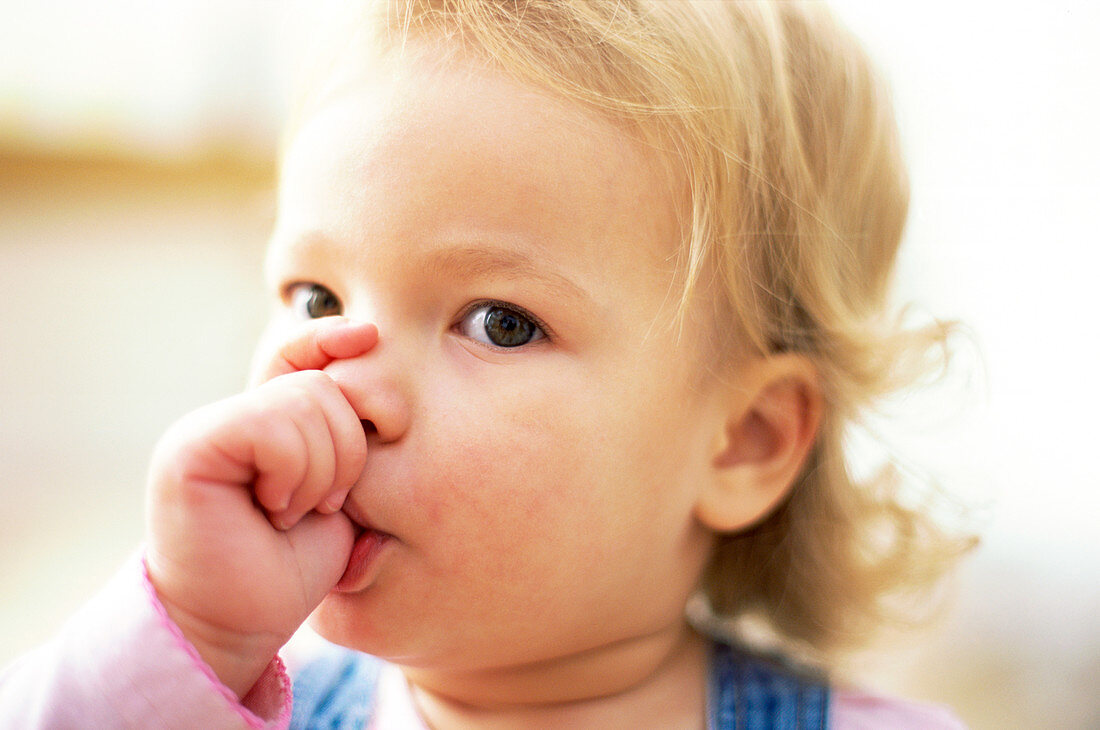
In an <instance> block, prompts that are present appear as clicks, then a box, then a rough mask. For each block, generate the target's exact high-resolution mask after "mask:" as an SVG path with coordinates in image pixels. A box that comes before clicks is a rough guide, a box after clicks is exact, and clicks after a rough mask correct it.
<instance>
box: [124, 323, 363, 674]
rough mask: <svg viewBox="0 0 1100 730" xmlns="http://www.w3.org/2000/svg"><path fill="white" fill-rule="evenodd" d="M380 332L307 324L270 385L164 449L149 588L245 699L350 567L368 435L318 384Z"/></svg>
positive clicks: (202, 413)
mask: <svg viewBox="0 0 1100 730" xmlns="http://www.w3.org/2000/svg"><path fill="white" fill-rule="evenodd" d="M376 340H377V330H376V329H375V328H374V326H373V325H367V324H355V323H351V322H348V321H347V320H343V319H340V318H329V319H326V320H318V321H317V322H312V323H310V326H309V327H308V329H305V330H303V332H302V333H301V334H300V335H299V336H297V337H295V338H294V339H293V340H291V341H290V342H288V343H286V344H285V345H284V346H283V347H282V348H281V349H280V350H279V352H278V353H277V356H276V358H275V361H274V362H273V364H272V365H271V366H270V368H269V369H268V371H267V372H266V373H265V374H264V377H271V378H272V379H270V380H269V381H268V382H266V383H264V384H262V385H260V386H259V387H257V388H255V389H253V390H250V391H247V392H245V393H242V394H240V395H238V396H235V397H232V398H229V399H227V400H224V401H220V402H218V403H215V404H213V405H210V406H207V407H205V408H202V409H200V410H198V411H195V412H194V413H192V414H190V415H189V416H187V417H185V418H184V419H182V420H181V421H179V422H178V423H177V424H175V425H174V426H173V427H172V428H171V429H170V430H169V431H168V433H167V434H166V435H165V436H164V438H163V439H162V440H161V442H160V443H159V444H158V447H157V450H156V453H155V455H154V458H153V462H152V468H151V470H150V479H149V484H150V486H149V548H148V553H147V556H146V563H147V566H148V572H149V578H150V581H151V583H152V585H153V586H154V588H155V589H156V591H157V594H158V596H159V598H160V600H161V602H162V604H163V605H164V608H165V610H166V612H167V614H168V616H169V617H170V618H171V619H172V620H173V621H174V622H175V623H176V624H177V625H178V626H179V628H180V630H181V631H182V632H183V635H184V636H185V637H186V638H187V639H188V641H190V642H191V643H192V644H193V645H194V647H195V648H196V650H197V651H198V653H199V655H200V656H201V657H202V659H203V660H204V661H205V662H206V663H207V664H209V665H210V667H211V668H212V669H213V670H214V672H215V673H216V674H217V676H218V677H219V678H220V679H221V681H222V682H224V683H225V685H226V686H228V687H229V688H230V689H232V690H233V691H234V692H235V693H236V694H237V695H238V696H243V695H245V694H246V693H247V692H248V691H249V689H250V688H251V687H252V685H253V684H254V683H255V682H256V680H257V678H258V677H259V676H260V675H261V674H262V673H263V671H264V669H265V668H266V667H267V666H268V664H269V663H270V662H271V660H272V658H273V657H274V656H275V654H276V652H277V651H278V650H279V648H280V647H281V646H282V645H283V644H285V643H286V641H287V640H288V639H289V638H290V636H291V635H292V634H293V633H294V631H295V630H297V629H298V627H299V626H300V625H301V624H302V623H303V622H304V621H305V619H306V618H307V617H308V616H309V614H310V613H311V612H312V611H313V609H314V608H316V606H317V604H318V603H320V601H321V599H322V598H323V597H324V596H325V594H327V593H328V592H329V591H330V590H331V589H332V587H333V586H334V585H335V584H336V582H337V581H338V580H339V579H340V577H341V575H342V573H343V571H344V568H345V566H346V564H347V559H348V555H349V553H350V551H351V546H352V542H353V540H354V530H353V527H352V523H351V522H350V520H348V519H347V517H345V516H344V515H343V514H342V513H341V512H340V511H339V510H340V507H341V506H342V505H343V501H344V498H345V497H346V495H347V492H348V490H350V488H351V486H352V485H353V484H354V483H355V481H356V479H357V478H358V477H359V474H360V472H361V471H362V469H363V465H364V463H365V460H366V438H365V435H364V432H363V427H362V423H361V422H360V420H359V417H358V415H357V414H356V413H355V411H354V409H353V408H352V407H351V405H350V404H349V403H348V401H347V399H346V398H345V397H344V396H343V394H342V393H341V391H340V389H339V387H338V386H337V385H336V383H335V382H334V381H333V380H332V379H331V378H329V377H328V376H327V375H325V374H324V373H323V372H320V370H321V368H323V367H325V366H326V365H327V364H328V363H330V362H332V361H333V360H335V359H337V358H346V357H355V356H358V355H361V354H364V353H366V352H367V351H369V350H370V349H371V348H372V347H373V346H374V344H375V342H376Z"/></svg>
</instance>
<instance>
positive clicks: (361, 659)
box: [290, 649, 382, 730]
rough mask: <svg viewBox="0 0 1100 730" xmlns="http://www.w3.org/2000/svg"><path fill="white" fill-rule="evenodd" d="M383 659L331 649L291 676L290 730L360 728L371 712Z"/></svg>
mask: <svg viewBox="0 0 1100 730" xmlns="http://www.w3.org/2000/svg"><path fill="white" fill-rule="evenodd" d="M381 668H382V662H381V661H380V660H378V659H375V658H374V657H372V656H367V655H366V654H361V653H359V652H357V651H352V650H350V649H339V650H334V651H332V652H330V653H326V654H325V655H323V656H321V657H318V658H317V659H315V660H314V661H312V662H310V663H309V664H307V665H306V666H305V667H303V668H302V670H301V671H300V672H298V674H297V675H295V677H294V708H293V712H292V713H291V716H290V730H307V729H308V730H363V728H365V727H367V723H368V722H369V721H370V718H371V715H372V714H373V712H374V691H375V688H376V687H377V686H378V673H379V671H380V670H381Z"/></svg>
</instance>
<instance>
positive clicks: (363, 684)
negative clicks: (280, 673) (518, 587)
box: [290, 644, 829, 730]
mask: <svg viewBox="0 0 1100 730" xmlns="http://www.w3.org/2000/svg"><path fill="white" fill-rule="evenodd" d="M381 667H382V662H381V661H379V660H378V659H375V658H374V657H370V656H367V655H365V654H360V653H358V652H355V651H351V650H347V649H340V650H334V651H333V652H331V653H329V654H326V655H325V656H323V657H320V658H319V659H317V660H315V661H313V662H312V663H310V664H308V665H306V666H305V667H304V668H303V669H302V671H301V672H299V673H298V675H297V676H296V677H295V678H294V712H293V715H292V717H291V720H290V727H291V730H363V728H365V727H367V723H368V722H369V721H370V719H371V714H372V713H373V710H374V693H375V688H376V686H377V683H378V673H379V670H380V669H381ZM707 705H708V707H707V726H708V728H709V730H825V728H827V727H828V715H829V687H828V684H827V683H826V682H825V681H824V680H823V679H821V678H817V677H813V676H811V675H808V674H806V673H804V672H800V671H797V670H795V669H793V668H791V667H790V666H788V665H787V664H785V663H784V662H782V660H778V659H771V658H767V657H761V656H758V655H755V654H751V653H748V652H744V651H741V650H739V649H735V648H731V647H729V646H727V645H725V644H714V645H713V648H712V651H711V666H710V686H709V687H708V694H707Z"/></svg>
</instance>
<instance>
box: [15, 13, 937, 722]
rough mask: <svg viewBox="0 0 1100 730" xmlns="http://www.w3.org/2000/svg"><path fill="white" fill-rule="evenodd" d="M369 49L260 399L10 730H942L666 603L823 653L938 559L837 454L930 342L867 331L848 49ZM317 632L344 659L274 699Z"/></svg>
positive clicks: (861, 197)
mask: <svg viewBox="0 0 1100 730" xmlns="http://www.w3.org/2000/svg"><path fill="white" fill-rule="evenodd" d="M351 30H352V32H349V34H348V38H349V41H348V42H347V43H344V44H338V47H339V49H340V50H339V52H338V53H336V54H335V55H336V61H335V63H333V64H332V66H331V67H330V68H328V69H327V72H326V77H325V79H324V82H323V83H316V84H315V85H314V86H313V88H312V93H311V94H310V95H309V97H308V98H306V99H305V100H304V101H303V102H302V109H301V114H300V115H299V118H298V120H297V122H296V123H295V125H294V129H293V134H292V137H291V142H290V144H289V146H288V149H287V152H286V154H285V160H284V165H283V171H282V181H281V189H280V213H279V219H278V224H277V226H276V230H275V233H274V236H273V240H272V244H271V249H270V256H269V260H268V266H267V273H268V276H269V279H270V283H271V290H272V292H273V294H274V297H275V300H276V301H275V314H274V316H273V319H272V322H271V325H270V327H269V329H268V331H267V333H266V335H265V337H264V339H263V342H262V344H261V347H260V348H259V352H258V354H257V357H256V367H255V373H254V382H255V387H254V388H252V389H250V390H249V391H247V392H246V393H244V394H241V395H239V396H236V397H233V398H230V399H228V400H226V401H223V402H219V403H215V404H213V405H211V406H208V407H206V408H204V409H201V410H199V411H197V412H195V413H193V414H191V415H189V416H187V417H186V418H184V419H183V420H181V421H180V422H179V423H178V424H176V425H175V426H174V427H173V428H172V429H171V430H170V431H169V432H168V433H167V434H166V435H165V436H164V437H163V439H162V440H161V442H160V444H159V446H158V448H157V451H156V454H155V455H154V458H153V463H152V468H151V471H150V479H149V481H150V487H149V543H148V546H147V547H146V549H145V551H144V555H143V560H142V561H140V562H137V561H135V565H134V566H131V568H130V569H129V570H128V571H126V572H124V573H123V574H121V575H120V576H119V578H118V579H117V580H116V582H115V584H113V585H112V586H111V587H110V588H109V589H108V590H107V591H106V592H105V593H104V594H103V595H102V596H100V597H99V598H98V599H96V601H94V602H93V603H92V604H91V605H90V606H89V607H87V608H86V609H85V610H84V611H83V612H82V613H81V614H80V615H78V616H77V617H75V618H74V619H73V621H72V622H70V624H69V625H68V626H67V628H66V629H65V631H64V632H63V634H62V635H61V636H60V637H59V638H58V639H57V641H56V642H54V644H52V645H51V646H49V647H46V648H44V649H42V650H40V651H39V652H37V653H36V654H32V655H30V656H29V657H27V658H25V659H24V660H22V661H21V662H20V663H18V664H17V665H15V666H14V667H12V668H10V669H9V670H8V672H7V674H6V676H5V680H4V686H3V688H2V690H0V692H2V698H3V702H2V703H0V706H2V712H3V717H4V719H5V721H6V722H7V723H8V724H9V725H11V726H20V727H27V726H35V725H40V726H49V727H67V726H74V727H77V726H79V727H112V726H135V727H203V728H210V727H245V726H251V727H261V726H269V727H285V726H286V725H287V724H288V722H289V723H291V724H292V725H293V726H294V727H340V728H353V727H354V728H361V727H375V728H418V727H430V728H437V729H439V730H444V729H447V728H715V729H718V728H747V727H782V728H794V727H798V728H822V727H834V728H853V727H870V726H875V727H894V728H897V727H957V723H956V721H954V720H953V719H952V718H951V717H950V715H948V714H946V713H944V712H942V711H940V710H936V709H932V708H926V707H919V706H916V705H912V704H907V703H902V702H898V701H891V700H885V699H881V698H873V697H869V696H866V695H861V694H859V693H857V692H854V691H851V690H846V689H842V688H838V687H830V685H829V684H828V679H827V678H826V677H825V676H824V675H823V674H820V673H810V672H806V671H800V670H797V669H795V668H794V667H793V665H791V664H790V663H789V662H785V661H783V660H781V659H777V658H774V657H773V658H768V657H763V656H759V655H756V654H753V653H752V652H750V651H748V650H747V649H745V648H743V647H738V646H731V645H730V644H729V643H727V641H724V640H723V639H722V638H721V637H720V636H718V635H705V634H704V629H703V628H701V626H699V625H696V624H693V623H689V621H688V619H687V618H686V612H685V607H686V606H687V605H688V604H689V600H690V599H691V598H692V597H693V596H694V595H697V594H698V595H700V596H703V597H705V599H706V603H707V605H708V606H709V608H710V611H711V612H712V614H713V616H714V617H718V618H722V619H728V620H734V619H745V618H748V617H756V618H757V619H763V620H766V621H767V622H768V625H769V626H770V627H771V630H772V631H773V633H775V634H776V635H777V636H779V637H781V638H782V639H784V640H785V641H786V642H787V645H788V646H791V647H797V648H799V649H800V650H801V651H803V652H806V651H809V652H811V653H812V654H813V655H814V656H816V657H818V658H819V659H822V660H824V659H826V658H828V657H830V656H833V655H834V652H836V651H837V650H838V649H840V648H843V647H845V646H850V645H852V644H853V643H854V642H856V641H857V640H859V639H860V638H862V637H863V636H864V635H865V634H866V632H867V630H868V629H869V628H870V627H871V626H872V625H873V624H874V623H875V622H876V621H878V620H879V619H880V617H881V606H882V599H883V597H884V596H886V595H887V594H888V593H889V592H890V591H891V590H892V589H895V588H899V587H912V586H913V585H914V584H917V583H920V582H927V581H928V580H929V579H931V578H932V577H934V576H935V574H936V573H938V572H939V571H940V569H941V568H942V567H943V566H944V565H945V559H946V558H947V557H948V556H950V555H953V554H954V553H956V552H957V551H958V545H956V544H955V543H953V542H950V541H948V540H946V539H944V538H940V537H936V536H937V535H939V533H938V532H937V531H935V529H934V528H932V526H931V525H930V524H928V522H927V520H926V519H925V518H924V517H922V516H921V515H920V514H918V513H915V512H912V511H909V510H907V509H906V508H904V507H903V506H901V505H900V504H899V503H898V502H897V501H896V500H895V498H894V497H893V495H892V494H891V492H890V491H889V490H888V489H885V488H883V487H882V486H881V485H876V484H857V483H855V482H854V481H853V480H852V479H851V478H850V477H849V475H848V471H847V469H846V466H845V460H844V451H843V443H842V437H843V435H844V431H845V427H846V425H847V424H849V423H850V422H851V421H852V419H853V418H854V417H855V416H856V415H857V414H859V413H860V411H861V409H863V408H864V407H866V406H867V405H868V404H869V403H871V402H872V400H873V399H874V398H875V397H876V396H879V395H881V394H883V393H885V392H887V391H889V390H891V389H893V388H895V387H898V386H900V385H902V384H904V383H905V382H907V381H906V377H907V375H911V374H912V373H914V372H915V371H914V370H913V368H912V367H910V365H911V364H912V363H915V362H919V361H920V360H921V357H922V355H923V353H924V352H925V351H927V349H928V348H929V347H932V346H935V345H937V344H939V343H940V340H941V338H942V332H940V331H929V332H925V331H918V332H903V331H899V330H898V329H897V328H895V327H893V326H892V320H891V319H890V318H888V317H887V316H885V314H884V312H883V308H884V299H885V295H886V290H887V286H888V283H889V279H890V273H891V268H892V264H893V260H894V254H895V250H896V248H897V245H898V242H899V238H900V235H901V229H902V224H903V221H904V218H905V209H906V187H905V179H904V173H903V170H902V166H901V162H900V160H899V158H898V150H897V140H896V136H895V131H894V127H893V123H892V120H891V115H890V111H889V108H888V104H887V100H886V98H885V95H884V92H883V91H882V88H881V86H880V85H879V83H878V81H877V80H876V79H875V77H874V76H873V75H872V73H871V72H870V71H869V69H868V64H867V62H866V60H865V59H864V57H863V55H862V54H861V52H860V51H859V49H858V48H857V47H856V45H855V44H854V42H853V41H852V40H851V38H849V37H848V36H847V35H846V34H845V33H843V32H842V31H840V30H839V29H837V28H836V27H835V25H834V24H833V23H832V22H831V21H830V19H829V18H828V17H827V16H826V15H825V14H824V12H823V11H822V10H820V9H819V8H818V7H817V6H816V5H808V6H804V5H800V4H794V3H787V2H776V3H764V2H745V3H732V2H731V3H719V2H673V1H670V0H607V1H604V0H524V1H523V2H514V1H511V0H507V1H502V0H435V1H429V0H404V1H403V0H391V1H389V2H379V3H376V4H373V5H371V7H369V8H368V9H367V12H365V13H364V14H363V16H362V17H361V18H360V19H359V21H358V23H357V24H356V25H355V27H354V28H352V29H351ZM310 616H312V620H311V623H312V625H313V626H314V627H315V628H316V629H317V630H318V632H319V633H320V634H321V635H323V636H324V637H326V638H327V639H329V640H330V641H331V642H334V643H335V644H338V645H342V646H343V647H347V650H340V649H337V648H335V647H333V649H332V650H331V651H329V652H327V653H324V654H323V655H322V656H321V657H320V658H318V659H317V660H316V661H314V662H312V663H310V664H307V665H306V666H304V667H303V669H302V670H301V672H300V673H299V674H298V676H297V677H296V679H295V686H294V688H293V690H292V689H291V688H290V683H289V681H288V679H287V675H286V674H285V672H284V669H283V665H282V663H281V661H280V659H279V658H278V656H277V652H278V651H279V650H280V648H281V647H282V646H283V645H284V644H285V643H286V642H287V640H288V639H289V638H290V637H291V635H292V634H294V633H295V631H296V630H297V629H298V628H299V627H300V626H301V625H302V624H303V622H305V621H306V619H307V618H309V617H310ZM720 623H721V622H718V621H712V622H710V623H708V624H707V625H708V626H711V630H712V631H717V629H716V628H715V627H717V626H719V625H720ZM292 694H293V697H294V699H293V703H292V700H291V697H292ZM292 705H293V708H292ZM292 716H293V720H292V719H291V718H292Z"/></svg>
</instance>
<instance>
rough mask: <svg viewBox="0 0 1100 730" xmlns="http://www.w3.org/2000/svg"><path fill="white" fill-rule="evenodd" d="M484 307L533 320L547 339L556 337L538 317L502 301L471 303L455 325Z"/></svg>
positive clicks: (483, 300) (482, 300)
mask: <svg viewBox="0 0 1100 730" xmlns="http://www.w3.org/2000/svg"><path fill="white" fill-rule="evenodd" d="M482 307H500V308H501V309H507V310H509V311H511V312H515V313H516V314H518V315H520V316H522V317H526V318H527V319H529V320H531V322H532V323H534V325H535V326H536V327H538V328H539V329H540V330H542V334H543V336H544V337H545V338H546V339H548V340H552V339H554V337H555V335H554V330H552V329H550V326H549V325H547V324H546V323H545V322H543V321H542V320H541V319H540V318H539V317H538V316H537V315H535V314H532V313H531V312H529V311H528V310H526V309H524V308H523V307H521V306H519V305H518V304H512V303H511V302H505V301H503V300H500V299H478V300H477V301H474V302H470V303H469V304H467V305H466V306H465V307H463V308H462V311H461V312H459V313H458V317H457V318H456V319H455V324H456V325H458V324H461V323H462V321H463V320H464V319H466V317H468V316H470V313H471V312H474V311H475V310H478V309H481V308H482Z"/></svg>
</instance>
